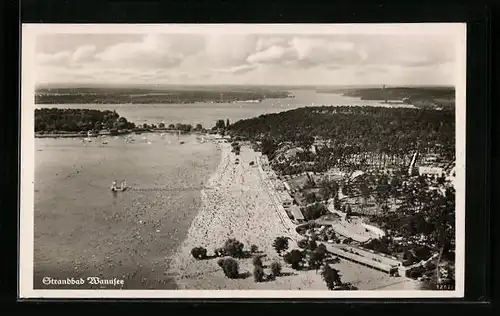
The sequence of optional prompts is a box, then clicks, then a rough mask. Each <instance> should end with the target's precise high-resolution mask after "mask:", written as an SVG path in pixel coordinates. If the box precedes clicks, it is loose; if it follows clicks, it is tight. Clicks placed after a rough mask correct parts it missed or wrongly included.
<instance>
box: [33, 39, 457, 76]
mask: <svg viewBox="0 0 500 316" xmlns="http://www.w3.org/2000/svg"><path fill="white" fill-rule="evenodd" d="M109 36H110V38H113V35H109ZM91 39H92V37H91V36H89V35H88V34H87V35H86V36H85V41H83V40H82V41H81V42H78V41H76V40H75V41H74V43H73V44H75V43H77V42H78V44H77V45H76V44H75V45H73V47H66V48H64V45H63V44H59V46H58V47H62V48H64V49H62V50H61V51H59V52H52V53H48V52H39V53H38V54H37V55H36V61H37V65H38V66H39V67H38V69H40V74H39V76H38V77H39V80H41V81H44V82H47V81H56V82H57V81H59V82H63V81H79V80H83V79H85V80H90V81H91V80H94V81H96V82H110V81H113V82H115V81H116V82H124V81H127V80H128V81H130V82H137V83H140V82H141V80H142V81H149V82H151V81H158V83H161V82H173V81H175V82H177V83H207V80H208V79H210V82H212V83H259V84H265V83H270V84H273V83H276V84H286V83H290V84H292V83H297V84H308V83H311V84H312V83H314V84H320V83H321V82H323V83H325V84H327V83H329V84H356V83H367V82H369V83H372V82H374V83H377V82H384V83H387V84H390V83H391V82H393V83H394V82H396V83H397V82H398V80H400V81H401V82H402V84H403V83H407V82H410V81H411V82H410V83H412V84H426V83H430V82H436V81H442V84H446V83H447V82H448V83H450V82H451V80H452V77H451V78H450V76H451V75H452V74H453V71H452V70H453V65H454V64H453V61H454V56H453V54H454V50H453V46H452V42H450V40H448V41H446V39H445V38H443V37H439V38H438V37H436V38H429V37H425V38H424V37H420V38H414V37H403V36H400V37H397V38H396V37H394V36H371V37H368V36H348V37H347V36H307V35H300V36H293V35H257V34H250V35H238V34H227V35H224V34H206V35H202V34H192V35H186V34H150V35H144V36H142V37H140V38H139V37H137V38H133V39H128V40H124V41H122V42H118V41H113V44H111V45H107V46H106V45H103V42H104V41H103V39H102V35H101V37H100V39H99V45H97V47H96V45H94V44H93V43H92V41H91ZM46 47H47V45H46ZM443 65H448V66H443ZM450 69H451V70H450ZM391 80H392V81H391Z"/></svg>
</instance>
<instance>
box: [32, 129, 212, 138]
mask: <svg viewBox="0 0 500 316" xmlns="http://www.w3.org/2000/svg"><path fill="white" fill-rule="evenodd" d="M137 133H139V134H142V133H171V134H177V133H179V130H172V129H164V128H156V129H145V130H138V131H126V132H120V133H118V134H116V135H112V134H110V133H105V134H92V135H90V136H89V135H88V134H87V133H86V132H85V133H81V132H80V133H75V132H66V131H58V132H55V133H37V132H35V138H86V137H98V136H120V135H129V134H137ZM180 133H181V134H204V132H203V131H190V132H186V131H180Z"/></svg>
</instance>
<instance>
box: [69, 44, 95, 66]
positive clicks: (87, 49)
mask: <svg viewBox="0 0 500 316" xmlns="http://www.w3.org/2000/svg"><path fill="white" fill-rule="evenodd" d="M95 50H96V47H95V46H94V45H84V46H80V47H78V48H77V49H76V51H75V52H74V53H73V55H72V59H73V61H74V62H82V61H85V60H88V59H89V58H92V57H93V56H94V52H95Z"/></svg>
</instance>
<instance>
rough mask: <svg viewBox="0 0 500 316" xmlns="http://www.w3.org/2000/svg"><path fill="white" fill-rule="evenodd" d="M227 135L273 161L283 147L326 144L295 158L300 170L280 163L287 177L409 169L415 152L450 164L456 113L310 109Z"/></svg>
mask: <svg viewBox="0 0 500 316" xmlns="http://www.w3.org/2000/svg"><path fill="white" fill-rule="evenodd" d="M228 130H229V132H230V133H232V134H234V135H240V136H244V137H247V138H249V139H250V140H254V141H260V142H261V150H262V152H263V154H267V155H268V156H269V158H270V159H274V158H275V157H276V155H277V154H278V153H279V149H280V148H282V147H283V144H287V143H292V144H294V145H296V146H300V147H302V148H304V149H309V148H310V147H311V145H313V144H315V140H318V139H320V140H326V144H325V145H324V146H317V148H316V153H315V154H312V153H311V152H310V151H309V150H306V151H305V152H304V153H301V154H297V156H296V157H295V158H292V160H293V159H295V162H296V163H295V164H294V163H291V162H294V161H282V164H281V165H280V163H279V162H277V165H278V166H277V167H278V169H280V168H281V169H282V170H281V171H283V173H284V174H293V173H298V172H303V171H317V172H321V171H325V170H327V169H328V168H332V167H340V168H343V169H346V168H347V169H348V168H349V167H350V165H351V167H353V168H359V167H360V165H373V164H376V165H377V166H378V167H385V166H387V165H389V164H392V165H400V166H407V165H408V164H409V162H410V160H411V157H412V155H413V153H414V152H415V151H419V152H426V153H427V152H432V153H435V154H437V155H438V156H440V157H441V158H442V159H445V160H450V161H451V160H454V155H455V114H454V111H451V110H443V111H435V110H428V109H411V108H384V107H348V106H343V107H333V106H321V107H307V108H299V109H294V110H290V111H286V112H281V113H275V114H267V115H261V116H259V117H256V118H251V119H246V120H240V121H238V122H235V123H233V124H232V125H231V126H229V127H228ZM306 162H312V163H310V164H306ZM307 165H308V166H307Z"/></svg>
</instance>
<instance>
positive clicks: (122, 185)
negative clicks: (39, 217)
mask: <svg viewBox="0 0 500 316" xmlns="http://www.w3.org/2000/svg"><path fill="white" fill-rule="evenodd" d="M126 189H127V181H122V182H121V183H120V186H119V187H117V186H116V180H115V181H113V184H112V185H111V191H113V192H122V191H125V190H126Z"/></svg>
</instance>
